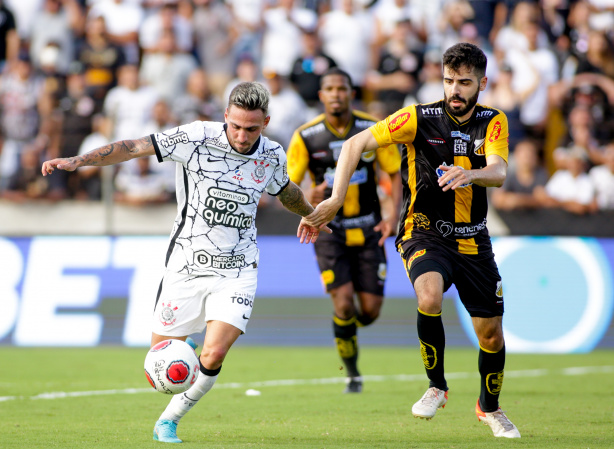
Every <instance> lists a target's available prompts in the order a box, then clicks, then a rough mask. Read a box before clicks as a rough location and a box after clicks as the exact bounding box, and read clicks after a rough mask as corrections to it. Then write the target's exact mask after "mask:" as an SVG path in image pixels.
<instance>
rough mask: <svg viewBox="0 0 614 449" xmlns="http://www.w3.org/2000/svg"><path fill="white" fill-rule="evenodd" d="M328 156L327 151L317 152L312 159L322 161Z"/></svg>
mask: <svg viewBox="0 0 614 449" xmlns="http://www.w3.org/2000/svg"><path fill="white" fill-rule="evenodd" d="M327 154H328V153H327V152H326V151H316V152H315V153H312V154H311V157H312V158H313V159H322V158H325V157H326V155H327Z"/></svg>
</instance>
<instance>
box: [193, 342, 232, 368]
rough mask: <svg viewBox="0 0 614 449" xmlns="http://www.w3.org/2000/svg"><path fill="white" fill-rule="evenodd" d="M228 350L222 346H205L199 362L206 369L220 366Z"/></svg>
mask: <svg viewBox="0 0 614 449" xmlns="http://www.w3.org/2000/svg"><path fill="white" fill-rule="evenodd" d="M226 354H228V350H226V349H225V348H222V347H213V348H207V347H204V348H203V351H202V352H201V354H200V362H201V363H202V364H203V365H204V366H205V367H206V368H208V369H214V368H217V367H218V366H221V364H222V362H223V361H224V359H225V358H226Z"/></svg>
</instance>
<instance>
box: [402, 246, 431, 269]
mask: <svg viewBox="0 0 614 449" xmlns="http://www.w3.org/2000/svg"><path fill="white" fill-rule="evenodd" d="M425 254H426V250H425V249H421V250H420V251H416V252H415V253H413V254H412V255H411V257H410V258H409V259H407V272H409V270H411V265H412V264H413V263H414V260H416V259H417V258H418V257H421V256H424V255H425Z"/></svg>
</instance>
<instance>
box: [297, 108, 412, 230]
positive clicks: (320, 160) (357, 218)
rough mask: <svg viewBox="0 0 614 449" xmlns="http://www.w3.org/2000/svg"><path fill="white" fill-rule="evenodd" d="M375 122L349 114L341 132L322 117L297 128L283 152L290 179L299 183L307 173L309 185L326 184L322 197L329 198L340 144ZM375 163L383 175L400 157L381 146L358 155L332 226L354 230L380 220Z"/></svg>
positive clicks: (363, 115) (391, 170)
mask: <svg viewBox="0 0 614 449" xmlns="http://www.w3.org/2000/svg"><path fill="white" fill-rule="evenodd" d="M376 122H377V119H375V118H374V117H372V116H371V115H369V114H366V113H364V112H361V111H352V116H351V119H350V121H349V123H348V125H347V126H346V128H345V129H344V130H343V132H342V133H339V132H337V130H335V129H334V128H333V127H332V126H331V125H330V124H329V123H328V122H327V121H326V118H325V115H324V114H321V115H319V116H318V117H316V118H314V119H313V120H312V121H310V122H308V123H306V124H304V125H303V126H301V127H300V128H298V129H297V130H296V131H295V132H294V135H293V136H292V140H291V141H290V144H289V146H288V151H287V156H288V175H289V177H290V180H292V181H293V182H294V183H296V184H300V183H301V182H302V180H303V177H304V176H305V173H306V172H307V171H309V175H310V176H311V179H312V182H313V185H319V184H321V183H322V182H324V181H326V182H327V183H328V188H327V189H326V192H325V197H326V198H328V197H330V195H331V193H332V186H333V179H334V177H335V169H336V166H337V160H338V159H339V154H340V153H341V146H342V145H343V142H345V141H346V140H347V139H349V138H350V137H352V136H354V135H356V134H358V133H359V132H361V131H363V130H365V129H367V128H369V127H370V126H372V125H374V124H375V123H376ZM376 163H377V164H378V165H379V166H380V168H381V169H382V170H384V171H385V172H386V173H395V172H397V171H399V169H400V166H401V154H400V152H399V149H398V147H397V146H396V145H382V147H381V148H378V149H377V150H376V151H375V152H370V153H364V154H363V155H362V157H361V159H360V161H359V162H358V166H357V167H356V170H355V172H354V174H353V175H352V178H351V180H350V185H349V187H348V193H347V195H346V197H345V202H344V204H343V207H342V208H341V209H340V210H339V213H338V214H337V217H336V218H335V222H337V223H336V224H341V223H345V224H344V225H343V227H345V228H352V227H355V228H357V227H365V226H373V224H376V223H378V222H379V221H380V220H381V211H380V203H379V199H378V195H377V183H378V179H377V171H376ZM369 217H370V218H369Z"/></svg>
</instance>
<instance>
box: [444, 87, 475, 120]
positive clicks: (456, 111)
mask: <svg viewBox="0 0 614 449" xmlns="http://www.w3.org/2000/svg"><path fill="white" fill-rule="evenodd" d="M479 95H480V89H477V90H476V92H475V94H474V95H473V96H471V97H470V98H468V99H464V98H461V97H459V96H457V95H455V96H453V97H451V98H448V97H447V96H446V94H445V92H444V94H443V98H444V106H445V108H446V111H448V112H449V113H450V115H453V116H454V117H462V116H464V115H466V114H467V113H468V112H469V111H471V109H472V108H473V107H474V106H475V105H476V104H477V103H478V96H479ZM453 100H458V101H460V102H462V103H463V105H461V106H459V107H454V106H452V105H450V102H451V101H453Z"/></svg>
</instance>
